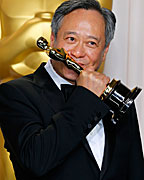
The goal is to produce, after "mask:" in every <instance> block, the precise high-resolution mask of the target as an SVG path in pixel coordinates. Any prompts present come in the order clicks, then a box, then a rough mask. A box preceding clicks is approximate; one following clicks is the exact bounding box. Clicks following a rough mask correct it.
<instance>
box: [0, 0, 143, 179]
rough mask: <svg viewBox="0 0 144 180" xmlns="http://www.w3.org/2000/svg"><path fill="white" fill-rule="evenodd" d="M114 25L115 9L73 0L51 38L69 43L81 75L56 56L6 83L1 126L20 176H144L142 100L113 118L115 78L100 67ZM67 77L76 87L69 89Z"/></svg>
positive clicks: (0, 94) (1, 91)
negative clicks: (105, 97) (110, 97)
mask: <svg viewBox="0 0 144 180" xmlns="http://www.w3.org/2000/svg"><path fill="white" fill-rule="evenodd" d="M114 29H115V17H114V14H113V13H112V12H111V11H109V10H107V9H104V8H101V7H100V5H99V3H98V2H97V1H95V0H70V1H66V2H64V3H63V4H62V5H61V6H60V7H59V8H58V9H57V10H56V12H55V15H54V17H53V21H52V34H51V46H52V47H54V48H62V47H63V48H64V49H65V50H66V51H67V52H68V54H69V56H71V57H72V58H73V59H74V60H75V61H76V62H77V63H78V64H79V65H80V66H82V68H83V69H84V70H83V71H82V72H81V73H80V75H78V74H77V73H76V72H74V71H73V70H72V69H68V68H67V67H66V66H65V64H63V63H62V62H58V61H55V60H53V59H50V60H49V61H48V63H47V64H46V65H44V64H42V65H41V66H40V68H39V69H38V70H37V71H36V72H35V73H34V74H31V75H28V76H26V77H22V78H20V79H17V80H14V81H11V82H8V83H5V84H2V85H1V87H0V117H1V127H2V131H3V135H4V138H5V148H6V149H7V150H8V151H9V152H10V158H11V161H12V162H13V166H14V170H15V175H16V178H17V179H18V180H30V179H31V180H33V179H34V180H35V179H38V180H56V179H58V180H64V179H66V180H73V179H83V180H94V179H95V180H99V179H104V180H143V179H144V161H143V155H142V148H141V140H140V135H139V128H138V122H137V117H136V112H135V108H134V105H132V106H131V107H130V108H129V109H128V111H127V112H126V114H125V115H124V116H123V117H122V118H121V119H120V121H119V123H118V124H117V125H116V126H113V124H112V123H111V121H110V118H109V116H108V114H109V110H110V108H109V107H108V106H107V105H106V104H105V103H104V102H103V101H101V100H100V98H99V97H100V95H101V94H102V93H103V91H104V90H105V88H106V86H107V84H108V83H109V78H108V77H107V76H105V75H104V74H101V73H98V72H97V69H98V68H99V66H100V64H101V62H102V61H104V60H105V57H106V54H107V51H108V48H109V43H110V41H111V39H112V38H113V34H114ZM62 84H73V85H74V87H73V86H70V87H69V89H68V92H64V90H65V89H63V85H62ZM67 93H68V94H67Z"/></svg>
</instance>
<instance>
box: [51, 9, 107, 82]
mask: <svg viewBox="0 0 144 180" xmlns="http://www.w3.org/2000/svg"><path fill="white" fill-rule="evenodd" d="M51 46H52V47H54V48H64V49H65V50H66V51H67V52H68V54H69V55H70V56H71V57H72V58H73V59H74V60H75V61H76V62H77V63H78V64H79V65H80V66H82V67H83V69H85V68H89V67H90V68H91V69H92V70H97V69H98V68H99V66H100V64H101V62H102V61H103V60H104V59H105V56H106V53H107V51H108V47H107V48H105V49H104V47H105V22H104V19H103V17H102V15H101V14H100V13H99V12H97V11H95V10H84V9H77V10H74V11H72V12H71V13H69V14H68V15H66V16H65V17H64V19H63V21H62V24H61V27H60V29H59V31H58V34H57V38H56V39H55V37H54V35H53V34H52V35H51ZM52 64H53V67H54V69H55V71H56V72H57V73H58V74H59V75H60V76H62V77H63V78H65V79H67V80H68V81H70V82H74V81H75V80H76V78H77V77H78V74H77V73H76V72H74V71H73V70H71V69H68V68H67V67H66V66H65V64H64V63H62V62H59V61H54V60H52Z"/></svg>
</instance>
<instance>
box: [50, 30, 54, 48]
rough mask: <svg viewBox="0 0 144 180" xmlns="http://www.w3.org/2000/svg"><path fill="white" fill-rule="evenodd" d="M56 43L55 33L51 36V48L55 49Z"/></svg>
mask: <svg viewBox="0 0 144 180" xmlns="http://www.w3.org/2000/svg"><path fill="white" fill-rule="evenodd" d="M54 42H55V36H54V33H53V32H51V35H50V46H51V47H54Z"/></svg>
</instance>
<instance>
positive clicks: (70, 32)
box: [64, 31, 78, 36]
mask: <svg viewBox="0 0 144 180" xmlns="http://www.w3.org/2000/svg"><path fill="white" fill-rule="evenodd" d="M69 34H74V35H78V34H77V33H76V32H73V31H67V32H64V36H66V35H69Z"/></svg>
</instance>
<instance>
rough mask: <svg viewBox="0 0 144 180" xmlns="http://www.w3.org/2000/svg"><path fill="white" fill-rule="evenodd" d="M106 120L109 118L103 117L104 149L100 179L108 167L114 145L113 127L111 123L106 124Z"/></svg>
mask: <svg viewBox="0 0 144 180" xmlns="http://www.w3.org/2000/svg"><path fill="white" fill-rule="evenodd" d="M106 121H109V119H105V120H104V121H103V124H104V130H105V149H104V157H103V163H102V169H101V174H100V179H102V178H103V176H104V175H105V173H106V172H107V170H108V168H109V167H110V164H111V161H112V157H113V151H114V147H115V138H116V137H115V136H116V133H115V130H116V129H115V127H113V124H111V123H110V124H109V125H108V124H107V122H106Z"/></svg>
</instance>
